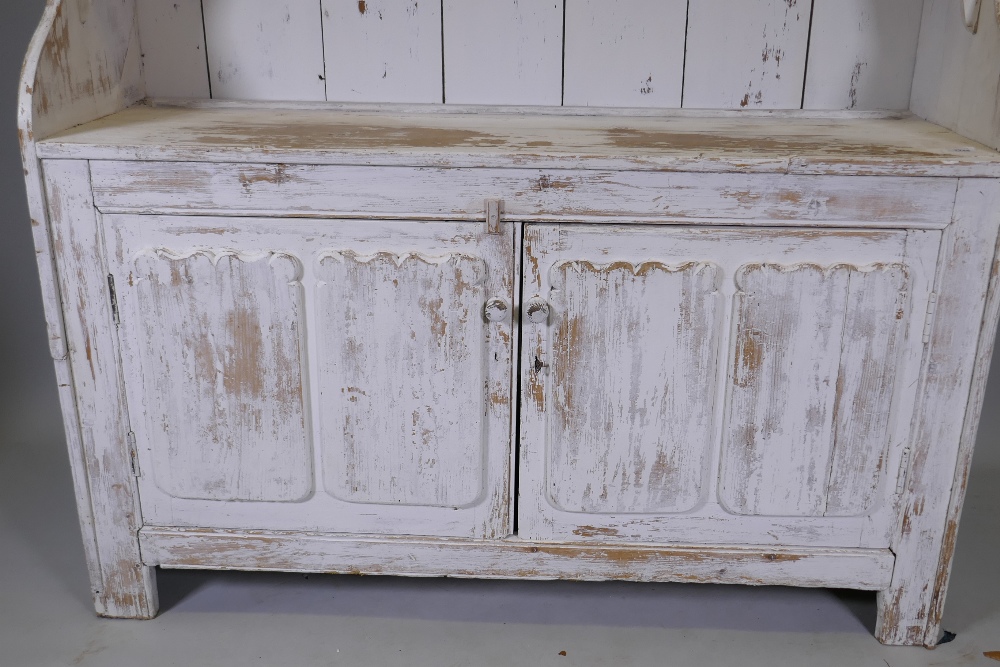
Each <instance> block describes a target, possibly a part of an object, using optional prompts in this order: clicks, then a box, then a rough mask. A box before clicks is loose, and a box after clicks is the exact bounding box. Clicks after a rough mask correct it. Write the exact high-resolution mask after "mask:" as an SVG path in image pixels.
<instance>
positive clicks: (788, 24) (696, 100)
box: [684, 0, 812, 109]
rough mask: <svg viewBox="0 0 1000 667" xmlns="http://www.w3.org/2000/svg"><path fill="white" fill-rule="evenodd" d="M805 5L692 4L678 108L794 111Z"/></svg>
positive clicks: (704, 0)
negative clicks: (682, 102)
mask: <svg viewBox="0 0 1000 667" xmlns="http://www.w3.org/2000/svg"><path fill="white" fill-rule="evenodd" d="M811 4H812V3H810V2H807V1H806V0H745V1H743V2H730V1H729V0H692V2H691V5H690V8H689V10H688V12H689V13H688V33H687V57H686V59H685V63H686V64H685V74H684V106H685V107H687V108H690V109H705V108H708V109H714V108H721V109H741V108H742V109H798V108H800V107H801V105H802V81H803V75H804V73H805V66H806V48H807V42H808V40H809V13H810V7H811Z"/></svg>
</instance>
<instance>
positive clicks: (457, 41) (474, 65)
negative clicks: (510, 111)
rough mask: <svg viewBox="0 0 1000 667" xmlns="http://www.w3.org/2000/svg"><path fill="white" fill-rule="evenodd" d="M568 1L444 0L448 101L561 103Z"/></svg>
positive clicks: (446, 97)
mask: <svg viewBox="0 0 1000 667" xmlns="http://www.w3.org/2000/svg"><path fill="white" fill-rule="evenodd" d="M562 49H563V0H507V1H505V2H497V1H496V0H444V77H445V92H444V99H445V102H449V103H452V104H512V105H521V104H523V105H530V104H539V105H552V106H558V105H559V104H560V103H561V101H562Z"/></svg>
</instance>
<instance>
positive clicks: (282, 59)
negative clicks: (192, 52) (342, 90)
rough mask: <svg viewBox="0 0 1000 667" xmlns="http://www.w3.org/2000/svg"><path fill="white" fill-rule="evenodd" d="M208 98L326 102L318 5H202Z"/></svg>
mask: <svg viewBox="0 0 1000 667" xmlns="http://www.w3.org/2000/svg"><path fill="white" fill-rule="evenodd" d="M203 4H204V11H205V36H206V42H207V49H208V63H209V73H210V75H211V85H212V97H214V98H217V99H230V100H232V99H240V100H325V99H326V81H325V80H324V79H325V73H324V64H323V34H322V33H323V29H322V20H321V19H322V14H321V11H320V0H203Z"/></svg>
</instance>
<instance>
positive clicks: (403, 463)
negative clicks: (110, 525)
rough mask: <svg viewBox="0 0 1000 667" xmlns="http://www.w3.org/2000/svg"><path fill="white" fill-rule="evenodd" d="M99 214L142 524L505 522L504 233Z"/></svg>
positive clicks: (334, 526) (475, 528) (466, 532)
mask: <svg viewBox="0 0 1000 667" xmlns="http://www.w3.org/2000/svg"><path fill="white" fill-rule="evenodd" d="M103 224H104V227H105V235H106V240H107V247H108V249H109V262H110V265H111V273H112V277H113V280H114V284H115V287H116V290H117V298H118V304H119V317H120V340H121V349H122V361H123V375H124V378H125V385H126V392H127V396H128V403H129V411H130V420H131V426H132V429H133V431H134V434H135V442H136V448H137V453H138V463H139V468H140V473H141V478H140V492H141V503H142V513H143V520H144V522H145V523H147V524H152V525H166V526H209V527H217V528H219V527H221V528H258V529H285V530H289V529H301V530H317V531H324V532H349V533H391V534H417V535H439V536H453V535H454V536H464V537H498V536H502V535H506V534H507V533H508V532H509V526H508V523H509V521H508V519H509V517H508V514H509V513H508V510H507V508H508V505H509V503H508V495H509V494H508V491H509V478H510V474H509V471H510V463H509V462H510V424H511V400H510V388H511V374H512V341H511V338H512V337H511V326H512V325H511V319H510V317H509V312H510V309H509V307H508V308H507V309H506V311H505V310H504V309H503V307H502V306H503V305H504V304H510V303H511V302H512V300H513V292H512V290H513V287H512V284H513V271H514V266H513V226H512V225H504V226H503V229H502V232H501V233H499V234H487V233H486V226H485V224H482V223H446V222H441V223H421V222H407V221H403V222H392V221H348V220H336V221H334V220H287V219H255V218H208V217H166V216H129V215H111V216H105V217H104V219H103ZM490 300H494V301H496V302H497V303H499V304H500V309H499V312H498V314H497V316H496V317H495V319H494V320H489V319H487V317H486V312H485V310H484V309H485V306H486V304H487V302H489V301H490Z"/></svg>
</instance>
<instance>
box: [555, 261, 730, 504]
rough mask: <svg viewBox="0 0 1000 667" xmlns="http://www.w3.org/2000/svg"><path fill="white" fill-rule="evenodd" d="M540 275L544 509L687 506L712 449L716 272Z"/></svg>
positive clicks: (601, 269) (560, 269) (638, 268)
mask: <svg viewBox="0 0 1000 667" xmlns="http://www.w3.org/2000/svg"><path fill="white" fill-rule="evenodd" d="M550 275H551V284H552V292H551V293H550V300H551V302H552V305H553V308H554V310H555V312H556V313H557V315H555V317H556V318H557V322H556V323H555V325H554V326H555V333H554V338H553V343H552V353H551V365H552V376H553V377H552V383H553V389H552V394H551V397H552V401H551V414H552V421H551V425H550V429H551V430H550V437H549V442H548V448H549V452H548V468H547V475H548V485H547V486H548V488H549V497H550V500H551V502H553V504H554V505H555V506H556V507H558V508H559V509H561V510H564V511H569V512H589V513H598V514H600V513H632V512H680V511H686V510H689V509H691V508H692V507H694V506H695V505H696V504H697V503H698V502H699V500H701V498H702V496H703V492H704V488H703V479H704V472H705V461H706V459H707V456H708V454H709V450H710V448H711V443H712V433H713V429H712V422H713V419H712V414H713V404H714V400H713V399H714V395H715V383H714V382H713V381H712V379H711V376H712V373H711V369H712V368H713V367H714V365H715V355H716V349H715V341H716V338H717V332H718V330H719V324H720V323H719V315H720V313H721V308H720V306H721V302H720V299H721V294H719V292H718V282H719V279H720V276H721V273H720V271H719V269H718V267H716V266H714V265H712V264H705V263H695V262H688V263H684V264H680V265H676V266H668V265H666V264H663V263H661V262H645V263H641V264H631V263H628V262H621V261H619V262H613V263H609V264H603V265H594V264H593V263H591V262H589V261H564V262H560V263H558V264H556V265H555V266H553V268H552V271H551V274H550Z"/></svg>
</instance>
